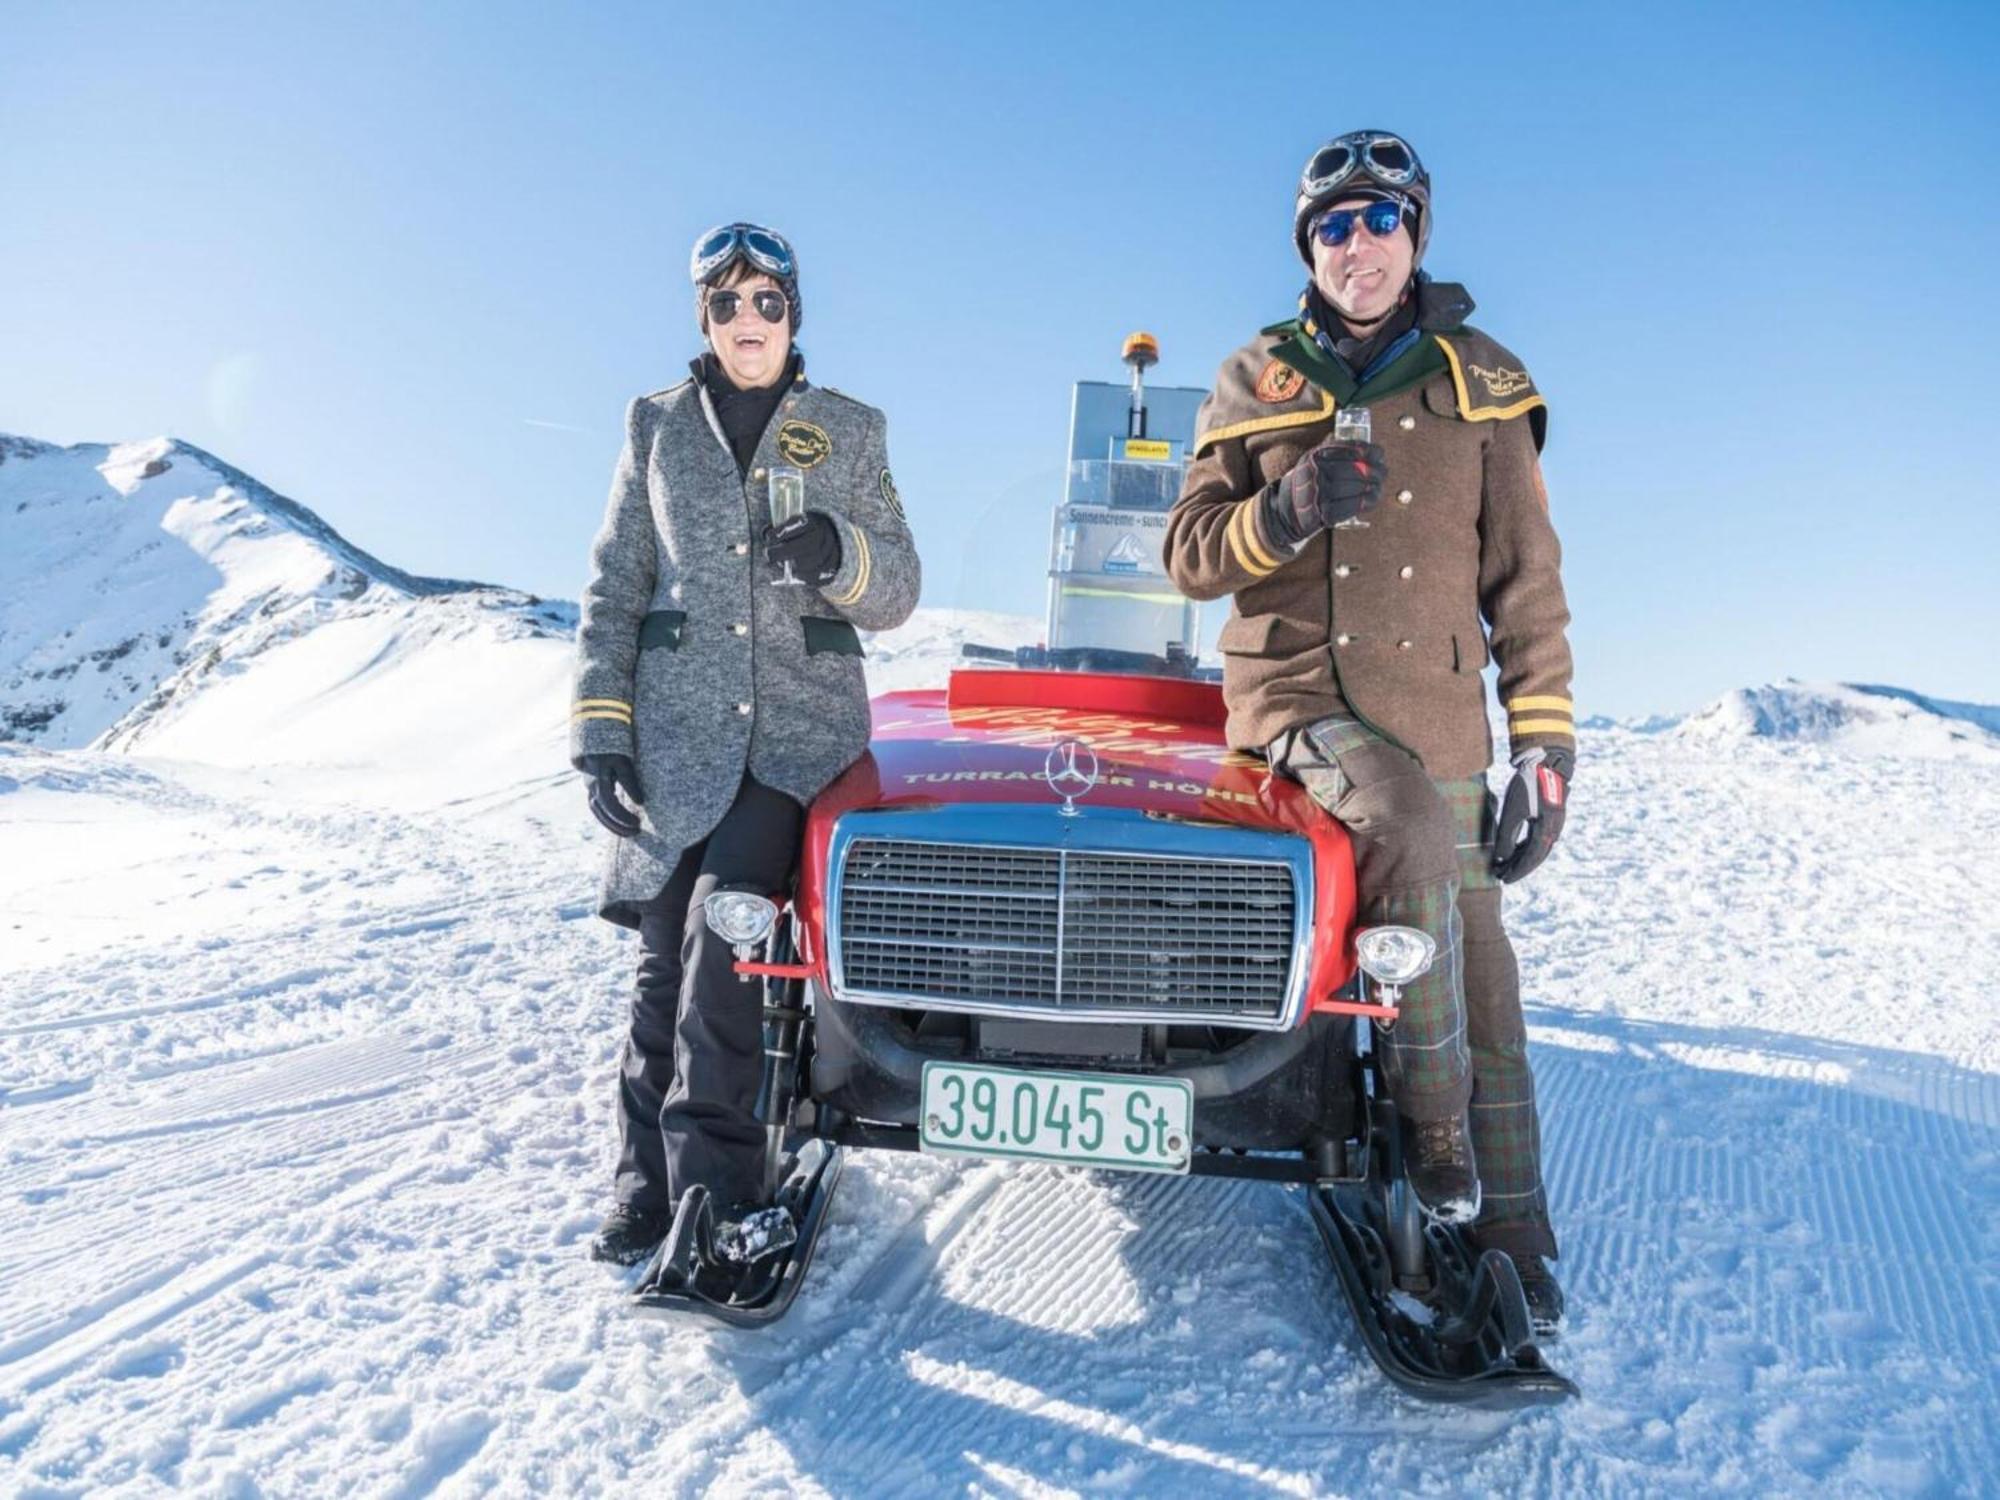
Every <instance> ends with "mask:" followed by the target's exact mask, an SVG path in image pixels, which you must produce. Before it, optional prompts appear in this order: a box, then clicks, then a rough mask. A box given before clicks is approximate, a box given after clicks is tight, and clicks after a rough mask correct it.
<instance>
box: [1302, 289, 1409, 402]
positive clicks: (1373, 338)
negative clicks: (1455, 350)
mask: <svg viewBox="0 0 2000 1500" xmlns="http://www.w3.org/2000/svg"><path fill="white" fill-rule="evenodd" d="M1420 285H1421V283H1419V282H1417V281H1415V280H1412V281H1411V283H1410V285H1409V286H1408V287H1407V288H1406V289H1405V290H1404V293H1403V297H1402V300H1401V301H1399V302H1398V303H1397V304H1396V305H1395V307H1393V308H1392V309H1390V311H1389V315H1388V316H1387V317H1386V318H1384V319H1383V320H1382V321H1381V322H1379V323H1377V324H1376V325H1375V326H1374V327H1373V328H1371V329H1370V330H1369V331H1368V332H1366V333H1363V334H1358V335H1357V334H1355V333H1352V332H1350V331H1349V329H1348V326H1347V324H1346V323H1344V322H1342V321H1341V317H1340V311H1339V309H1337V308H1336V307H1334V306H1333V304H1332V303H1330V302H1328V301H1327V300H1326V297H1325V295H1324V294H1323V293H1321V291H1320V289H1319V284H1318V283H1317V282H1311V283H1308V284H1307V286H1306V311H1307V313H1309V314H1310V315H1311V317H1312V320H1313V321H1314V322H1315V323H1317V324H1318V325H1319V329H1320V340H1319V343H1320V347H1321V348H1322V349H1325V350H1326V351H1327V353H1329V354H1331V355H1333V356H1334V357H1335V358H1337V359H1338V360H1340V362H1341V363H1342V364H1344V365H1346V366H1347V368H1348V370H1349V372H1350V373H1352V374H1353V375H1354V377H1355V378H1356V379H1357V380H1358V379H1360V378H1361V374H1362V372H1363V371H1364V370H1366V369H1367V368H1368V367H1369V366H1370V365H1372V364H1373V363H1375V360H1376V357H1377V356H1378V355H1380V354H1381V352H1382V351H1383V350H1384V349H1387V348H1388V347H1389V346H1390V345H1391V344H1393V343H1395V342H1396V340H1397V339H1399V338H1401V337H1402V336H1403V335H1404V334H1406V333H1408V332H1409V331H1410V330H1411V329H1412V328H1414V327H1416V326H1417V291H1418V288H1419V286H1420Z"/></svg>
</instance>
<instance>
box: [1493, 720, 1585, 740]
mask: <svg viewBox="0 0 2000 1500" xmlns="http://www.w3.org/2000/svg"><path fill="white" fill-rule="evenodd" d="M1507 732H1508V733H1509V734H1564V735H1568V736H1569V737H1570V738H1571V739H1575V738H1576V726H1575V725H1574V724H1572V723H1570V721H1569V720H1568V719H1515V720H1513V721H1511V722H1510V723H1509V724H1508V725H1507Z"/></svg>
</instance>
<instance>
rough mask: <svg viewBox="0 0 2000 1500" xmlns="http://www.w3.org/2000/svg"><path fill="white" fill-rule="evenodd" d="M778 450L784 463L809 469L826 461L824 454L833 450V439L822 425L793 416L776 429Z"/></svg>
mask: <svg viewBox="0 0 2000 1500" xmlns="http://www.w3.org/2000/svg"><path fill="white" fill-rule="evenodd" d="M821 389H822V390H824V389H825V387H824V386H822V387H821ZM778 451H779V452H780V453H782V454H783V455H784V456H785V462H786V463H791V464H797V465H798V466H799V467H800V468H801V469H810V468H812V467H813V466H814V465H815V464H820V463H824V462H826V456H827V455H828V454H829V453H831V452H833V439H832V438H830V437H828V436H827V435H826V429H825V428H824V427H817V426H815V425H814V424H812V423H811V422H801V421H800V420H799V419H798V418H797V417H793V418H791V419H790V420H789V421H787V422H786V423H785V425H784V426H782V427H780V428H779V429H778Z"/></svg>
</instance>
